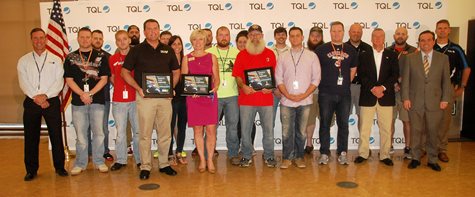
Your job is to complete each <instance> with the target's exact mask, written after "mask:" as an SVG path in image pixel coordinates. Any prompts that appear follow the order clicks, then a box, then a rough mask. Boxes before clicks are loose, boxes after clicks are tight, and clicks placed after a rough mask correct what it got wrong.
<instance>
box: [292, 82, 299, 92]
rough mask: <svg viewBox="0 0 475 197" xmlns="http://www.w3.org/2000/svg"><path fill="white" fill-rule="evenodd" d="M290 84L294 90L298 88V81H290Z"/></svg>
mask: <svg viewBox="0 0 475 197" xmlns="http://www.w3.org/2000/svg"><path fill="white" fill-rule="evenodd" d="M292 86H293V88H294V90H297V89H299V82H298V81H294V82H293V83H292Z"/></svg>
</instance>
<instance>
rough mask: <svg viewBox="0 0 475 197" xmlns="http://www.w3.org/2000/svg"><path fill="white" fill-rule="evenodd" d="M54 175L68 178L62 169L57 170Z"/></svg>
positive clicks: (66, 172)
mask: <svg viewBox="0 0 475 197" xmlns="http://www.w3.org/2000/svg"><path fill="white" fill-rule="evenodd" d="M56 174H57V175H59V176H68V175H69V174H68V171H66V170H65V169H64V168H62V169H57V170H56Z"/></svg>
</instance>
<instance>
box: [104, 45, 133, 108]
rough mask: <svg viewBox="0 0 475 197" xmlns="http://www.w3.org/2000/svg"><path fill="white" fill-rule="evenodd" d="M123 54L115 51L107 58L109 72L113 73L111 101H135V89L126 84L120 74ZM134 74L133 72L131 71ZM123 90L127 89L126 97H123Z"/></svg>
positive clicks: (123, 58)
mask: <svg viewBox="0 0 475 197" xmlns="http://www.w3.org/2000/svg"><path fill="white" fill-rule="evenodd" d="M124 60H125V55H122V54H120V53H116V54H114V55H113V56H111V57H110V59H109V67H110V70H111V74H112V75H114V81H113V82H114V94H113V95H112V101H114V102H132V101H135V89H134V88H133V87H132V86H130V85H129V84H127V83H126V82H125V81H124V79H122V77H121V76H120V70H121V69H122V65H123V64H124ZM131 74H132V76H134V72H133V71H132V72H131ZM124 90H127V95H128V96H127V98H126V99H125V98H124Z"/></svg>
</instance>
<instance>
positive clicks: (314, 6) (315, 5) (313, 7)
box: [308, 2, 317, 10]
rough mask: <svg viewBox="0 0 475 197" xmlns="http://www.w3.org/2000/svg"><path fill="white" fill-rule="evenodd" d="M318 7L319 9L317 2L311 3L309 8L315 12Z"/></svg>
mask: <svg viewBox="0 0 475 197" xmlns="http://www.w3.org/2000/svg"><path fill="white" fill-rule="evenodd" d="M316 7H317V4H316V3H315V2H310V3H308V8H309V9H311V10H313V9H315V8H316Z"/></svg>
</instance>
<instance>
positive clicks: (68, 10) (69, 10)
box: [63, 7, 71, 14]
mask: <svg viewBox="0 0 475 197" xmlns="http://www.w3.org/2000/svg"><path fill="white" fill-rule="evenodd" d="M63 12H64V13H65V14H69V13H70V12H71V9H69V7H64V8H63Z"/></svg>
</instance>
